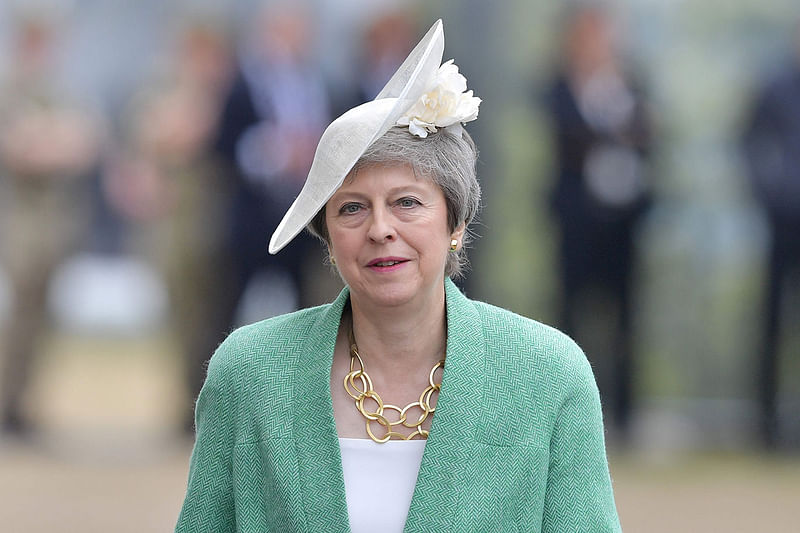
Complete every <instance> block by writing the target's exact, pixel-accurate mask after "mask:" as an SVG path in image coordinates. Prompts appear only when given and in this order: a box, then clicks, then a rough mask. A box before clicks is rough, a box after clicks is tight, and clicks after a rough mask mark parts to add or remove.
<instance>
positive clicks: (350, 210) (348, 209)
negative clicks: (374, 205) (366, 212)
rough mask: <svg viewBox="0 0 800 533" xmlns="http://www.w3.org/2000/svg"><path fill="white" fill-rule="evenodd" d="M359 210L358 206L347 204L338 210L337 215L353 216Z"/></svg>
mask: <svg viewBox="0 0 800 533" xmlns="http://www.w3.org/2000/svg"><path fill="white" fill-rule="evenodd" d="M360 210H361V205H360V204H356V203H353V202H348V203H346V204H344V205H343V206H342V207H341V208H340V209H339V213H340V214H342V215H355V214H356V213H358V212H359V211H360Z"/></svg>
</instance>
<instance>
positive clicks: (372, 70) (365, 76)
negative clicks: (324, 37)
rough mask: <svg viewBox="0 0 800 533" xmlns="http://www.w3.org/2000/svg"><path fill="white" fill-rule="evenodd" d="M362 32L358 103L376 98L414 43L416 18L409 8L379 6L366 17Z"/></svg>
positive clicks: (357, 88)
mask: <svg viewBox="0 0 800 533" xmlns="http://www.w3.org/2000/svg"><path fill="white" fill-rule="evenodd" d="M362 33H363V35H362V44H361V46H360V48H359V49H358V52H357V53H358V55H359V56H360V57H359V59H358V61H356V65H357V87H356V92H357V100H358V102H357V104H358V103H363V102H368V101H370V100H373V99H374V98H375V97H376V96H377V95H378V93H379V92H380V90H381V89H383V86H384V85H385V84H386V80H388V79H389V78H390V77H391V75H392V74H394V72H395V71H396V70H397V67H399V66H400V64H401V63H402V62H403V60H404V59H405V58H406V56H407V55H408V52H409V51H410V50H411V49H412V48H413V47H414V44H415V39H414V36H415V35H417V31H416V22H415V20H414V19H413V18H412V16H411V13H410V12H409V10H402V9H398V8H394V9H384V10H382V11H380V10H379V11H378V12H377V13H376V14H375V15H374V16H373V17H372V18H370V19H369V20H368V21H366V25H365V27H364V29H363V32H362ZM357 104H356V105H357ZM348 107H353V106H348Z"/></svg>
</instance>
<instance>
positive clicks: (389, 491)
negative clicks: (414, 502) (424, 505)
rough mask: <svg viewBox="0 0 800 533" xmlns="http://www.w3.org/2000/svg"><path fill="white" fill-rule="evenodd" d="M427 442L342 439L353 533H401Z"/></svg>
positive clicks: (345, 485)
mask: <svg viewBox="0 0 800 533" xmlns="http://www.w3.org/2000/svg"><path fill="white" fill-rule="evenodd" d="M426 442H427V441H425V440H424V439H420V440H390V441H388V442H384V443H383V444H378V443H377V442H374V441H373V440H371V439H343V438H340V439H339V449H340V450H341V453H342V471H343V472H344V488H345V493H346V495H347V514H348V515H349V517H350V531H351V533H366V532H369V533H373V532H375V531H380V532H381V533H394V532H397V533H402V531H403V528H404V527H405V525H406V517H407V516H408V508H409V507H410V506H411V497H412V496H413V495H414V486H415V485H416V484H417V474H418V473H419V465H420V463H421V462H422V452H424V451H425V443H426Z"/></svg>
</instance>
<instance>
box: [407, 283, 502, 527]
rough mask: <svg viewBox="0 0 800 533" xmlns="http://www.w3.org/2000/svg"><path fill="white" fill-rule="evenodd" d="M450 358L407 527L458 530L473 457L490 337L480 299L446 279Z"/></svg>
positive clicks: (446, 366) (447, 361) (448, 353)
mask: <svg viewBox="0 0 800 533" xmlns="http://www.w3.org/2000/svg"><path fill="white" fill-rule="evenodd" d="M445 290H446V301H447V357H446V359H445V367H444V368H445V369H444V374H443V376H442V390H441V393H440V395H439V400H438V402H437V405H436V413H435V414H434V417H433V424H432V426H431V433H430V436H429V437H428V442H427V444H426V445H425V453H424V454H423V456H422V464H421V465H420V469H419V476H418V477H417V485H416V488H415V489H414V496H413V499H412V500H411V509H410V510H409V513H408V519H407V520H406V531H441V532H444V531H454V530H456V526H457V524H458V521H457V514H458V501H459V495H460V492H461V490H463V487H464V483H462V482H461V481H462V477H463V476H464V475H465V470H464V466H465V465H467V464H469V460H470V458H471V456H472V450H471V448H472V447H471V446H470V442H471V441H472V440H473V439H474V436H475V435H476V431H477V427H476V425H477V424H476V419H477V418H478V417H479V415H480V405H481V402H482V400H483V397H484V395H483V386H484V382H483V379H482V376H484V375H485V368H484V362H485V359H486V358H485V356H484V350H485V342H484V337H483V327H482V325H481V322H480V320H481V318H480V315H479V314H478V312H477V310H476V309H475V306H474V303H473V302H471V301H470V300H468V299H467V298H466V297H465V296H464V295H463V294H461V292H460V291H459V289H458V287H456V286H455V284H454V283H453V282H452V281H451V280H450V279H449V278H447V279H446V280H445Z"/></svg>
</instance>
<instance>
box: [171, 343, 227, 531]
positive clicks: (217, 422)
mask: <svg viewBox="0 0 800 533" xmlns="http://www.w3.org/2000/svg"><path fill="white" fill-rule="evenodd" d="M225 347H226V343H223V344H222V346H220V348H219V349H218V350H217V353H215V354H214V357H212V358H211V361H210V363H209V367H208V376H207V378H206V381H205V384H204V385H203V388H202V390H201V391H200V395H199V396H198V399H197V406H196V411H195V425H196V430H197V433H196V440H195V445H194V450H193V451H192V458H191V462H190V466H189V481H188V488H187V491H186V498H185V500H184V502H183V507H182V509H181V512H180V516H179V518H178V524H177V525H176V527H175V531H176V533H200V532H204V533H206V532H212V531H213V532H214V533H226V532H233V531H235V529H236V520H235V509H234V503H233V502H234V499H233V472H232V470H233V463H232V457H233V446H234V442H235V434H234V420H235V413H234V411H233V407H232V405H233V404H232V402H231V397H230V396H231V393H230V387H229V384H228V380H227V379H226V376H225V368H224V367H225V365H224V361H225V359H226V357H225V355H226V354H225V351H226V350H225Z"/></svg>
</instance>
